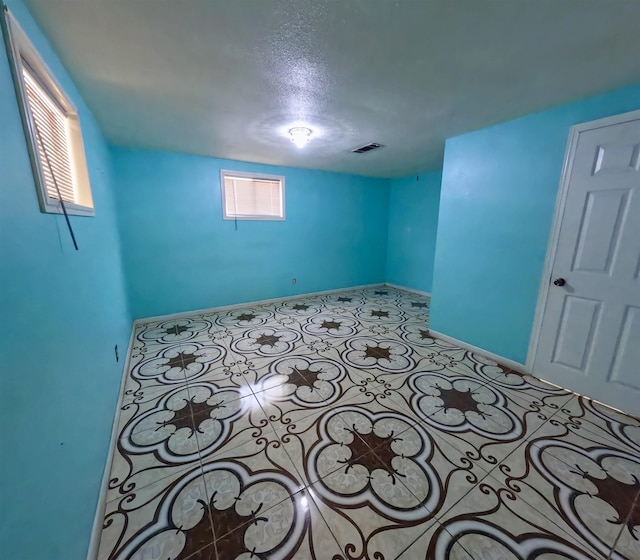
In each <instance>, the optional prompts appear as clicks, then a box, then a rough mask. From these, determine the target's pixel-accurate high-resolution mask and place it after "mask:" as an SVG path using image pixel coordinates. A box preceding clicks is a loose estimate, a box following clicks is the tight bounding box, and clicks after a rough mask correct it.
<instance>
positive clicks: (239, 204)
mask: <svg viewBox="0 0 640 560" xmlns="http://www.w3.org/2000/svg"><path fill="white" fill-rule="evenodd" d="M220 182H221V186H222V212H223V215H224V219H225V220H284V177H281V176H277V175H258V174H252V173H240V172H237V171H221V172H220Z"/></svg>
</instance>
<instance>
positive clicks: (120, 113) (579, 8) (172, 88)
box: [26, 0, 640, 177]
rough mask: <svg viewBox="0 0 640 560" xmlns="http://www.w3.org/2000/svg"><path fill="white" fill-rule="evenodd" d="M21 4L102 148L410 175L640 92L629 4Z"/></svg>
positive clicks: (635, 27) (34, 0)
mask: <svg viewBox="0 0 640 560" xmlns="http://www.w3.org/2000/svg"><path fill="white" fill-rule="evenodd" d="M26 3H27V5H28V7H29V8H30V10H31V12H32V13H33V15H34V16H35V18H36V19H37V21H38V23H39V24H40V25H41V27H42V28H43V29H44V31H45V33H46V34H47V35H48V37H49V38H50V39H51V41H52V43H53V45H54V47H55V49H56V50H57V52H58V53H59V54H60V56H61V58H62V60H63V62H64V63H65V65H66V66H67V68H68V69H69V70H70V72H71V74H72V75H73V77H74V79H75V80H76V82H77V84H78V86H79V88H80V90H81V92H82V93H83V95H84V97H85V100H86V101H87V103H88V105H89V106H90V108H91V109H92V111H93V112H94V114H95V116H96V118H97V119H98V121H99V123H100V125H101V126H102V128H103V130H104V132H105V133H106V135H107V137H108V138H109V139H110V140H111V141H113V142H115V143H119V144H124V145H128V146H139V147H146V148H154V149H161V150H174V151H179V152H189V153H195V154H205V155H211V156H217V157H224V158H231V159H237V160H245V161H255V162H264V163H272V164H282V165H291V166H298V167H310V168H315V169H326V170H331V171H342V172H348V173H357V174H362V175H373V176H383V177H392V176H401V175H406V174H412V173H415V172H417V171H422V170H428V169H435V168H438V167H439V166H440V165H441V163H442V155H443V149H444V139H445V138H447V137H451V136H454V135H457V134H460V133H462V132H466V131H470V130H473V129H477V128H481V127H484V126H487V125H489V124H493V123H496V122H499V121H502V120H506V119H510V118H512V117H515V116H519V115H522V114H525V113H528V112H531V111H535V110H538V109H543V108H547V107H549V106H552V105H555V104H559V103H563V102H566V101H570V100H574V99H578V98H581V97H585V96H588V95H591V94H594V93H599V92H602V91H605V90H607V89H611V88H614V87H618V86H622V85H627V84H630V83H634V82H638V81H640V56H639V55H640V31H639V29H640V0H396V1H387V0H342V1H339V0H235V1H230V0H215V1H214V0H153V1H151V0H109V1H105V0H84V1H79V0H26ZM297 123H304V124H306V125H307V126H309V127H310V128H312V129H313V131H314V137H313V139H312V141H311V143H310V144H309V145H307V146H306V147H305V148H304V149H298V148H296V147H295V146H294V145H293V144H292V143H291V141H290V140H289V139H288V138H287V137H286V134H285V133H286V130H287V129H288V128H290V127H291V126H292V125H293V124H297ZM369 142H379V143H381V144H384V145H385V146H386V147H385V148H383V149H380V150H377V151H373V152H370V153H367V154H362V155H358V154H353V153H350V150H353V149H354V148H357V147H359V146H361V145H363V144H367V143H369Z"/></svg>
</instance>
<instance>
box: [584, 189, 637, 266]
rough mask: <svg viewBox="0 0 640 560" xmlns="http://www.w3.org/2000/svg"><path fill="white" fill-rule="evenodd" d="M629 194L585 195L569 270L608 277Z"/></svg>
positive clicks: (625, 191)
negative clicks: (596, 273) (575, 248)
mask: <svg viewBox="0 0 640 560" xmlns="http://www.w3.org/2000/svg"><path fill="white" fill-rule="evenodd" d="M628 194H629V191H628V190H620V191H592V192H589V193H587V198H586V204H585V211H584V214H583V219H582V227H581V228H580V234H579V235H578V245H577V250H576V257H575V260H574V265H573V267H572V270H574V271H581V272H599V273H606V274H609V271H610V267H611V263H612V261H613V255H614V253H615V249H616V248H617V245H618V243H617V242H618V233H619V231H620V224H621V222H622V219H623V217H624V215H625V210H626V207H627V198H628Z"/></svg>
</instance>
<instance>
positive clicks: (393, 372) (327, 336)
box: [99, 287, 640, 560]
mask: <svg viewBox="0 0 640 560" xmlns="http://www.w3.org/2000/svg"><path fill="white" fill-rule="evenodd" d="M428 318H429V304H428V300H427V299H426V298H424V297H421V296H416V295H415V294H412V293H409V292H404V291H400V290H396V289H393V288H390V287H378V288H368V289H364V290H347V291H344V292H340V293H333V294H329V295H322V296H315V297H305V298H300V299H297V300H289V301H285V302H281V303H277V304H269V305H254V306H246V307H243V308H238V309H234V310H231V311H220V312H217V313H207V314H194V315H193V316H191V317H188V318H184V319H176V320H170V321H165V322H160V323H149V324H146V325H143V326H139V327H137V329H136V333H135V342H134V347H133V350H132V356H131V361H130V364H129V367H130V370H129V376H128V377H127V380H126V385H125V395H124V401H123V405H122V409H121V413H120V419H119V439H118V441H117V449H116V450H115V455H114V460H113V465H112V470H111V480H110V484H109V489H108V495H107V507H106V512H105V517H104V526H103V531H102V537H101V542H100V552H99V557H100V559H106V558H109V559H112V558H136V559H161V560H167V559H171V560H174V559H192V560H195V559H221V560H223V559H224V560H226V559H234V558H243V559H251V558H301V559H302V558H304V559H307V558H318V559H338V558H344V559H365V558H367V559H375V560H383V559H387V560H388V559H393V558H400V559H403V560H408V559H416V558H420V559H423V558H430V559H431V558H437V559H441V558H442V559H456V560H469V559H471V558H473V559H484V560H489V559H492V560H493V559H502V558H505V559H506V558H509V559H513V558H522V559H524V558H526V559H538V560H560V559H564V558H572V559H578V558H581V559H583V558H586V559H599V558H612V559H622V558H628V559H640V541H639V540H638V538H639V537H640V527H638V525H640V497H639V493H640V422H638V421H637V420H636V419H633V418H630V417H627V416H624V415H622V414H620V413H617V412H615V411H613V410H610V409H607V408H606V407H604V406H602V405H600V404H597V403H594V402H591V401H588V400H586V399H584V398H581V397H579V396H577V395H575V394H573V393H570V392H568V391H565V390H562V389H559V388H557V387H554V386H550V385H547V384H545V383H543V382H541V381H539V380H537V379H535V378H533V377H528V376H521V375H519V374H517V373H515V372H513V371H509V370H506V369H505V368H502V367H500V366H499V365H497V364H496V363H494V362H492V361H491V360H488V359H486V358H483V357H482V356H480V355H477V354H474V353H471V352H468V351H466V350H462V349H460V348H457V347H455V346H452V345H450V344H448V343H446V342H443V341H441V340H437V339H434V338H431V337H430V336H429V334H428V331H427V328H428Z"/></svg>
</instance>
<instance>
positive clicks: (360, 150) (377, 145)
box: [353, 142, 384, 154]
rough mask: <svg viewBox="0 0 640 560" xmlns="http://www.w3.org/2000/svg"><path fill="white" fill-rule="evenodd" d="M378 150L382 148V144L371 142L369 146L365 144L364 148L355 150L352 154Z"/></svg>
mask: <svg viewBox="0 0 640 560" xmlns="http://www.w3.org/2000/svg"><path fill="white" fill-rule="evenodd" d="M378 148H384V146H383V145H382V144H376V143H375V142H371V144H367V145H366V146H362V147H361V148H357V149H355V150H353V153H354V154H364V153H365V152H370V151H371V150H376V149H378Z"/></svg>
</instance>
